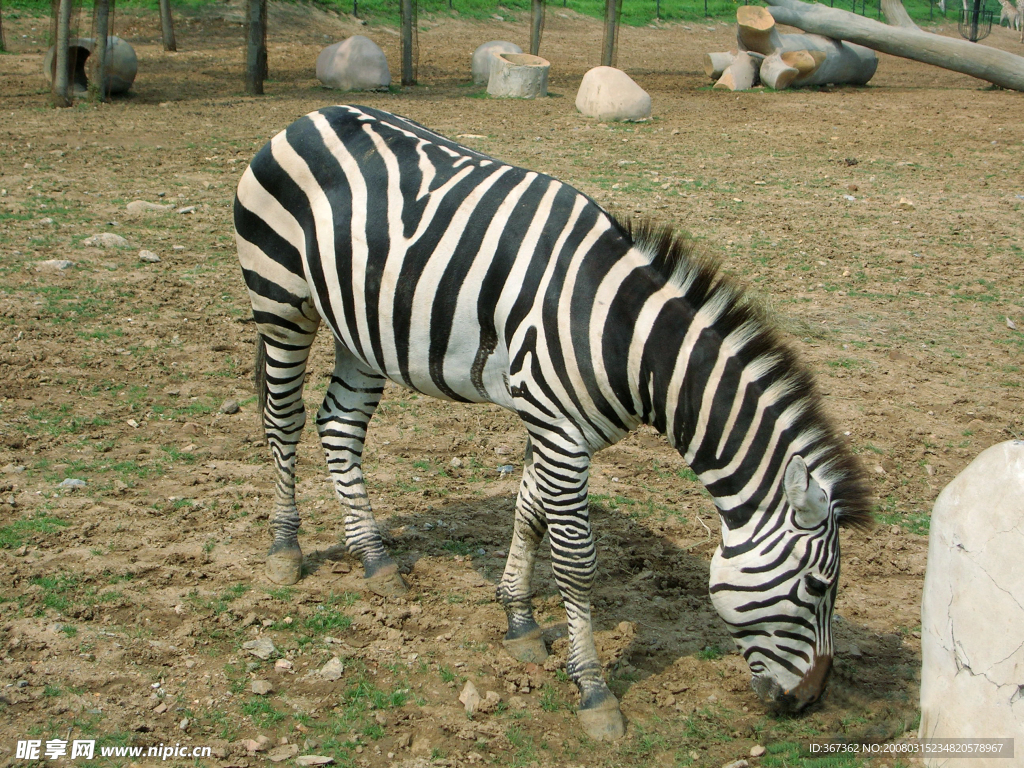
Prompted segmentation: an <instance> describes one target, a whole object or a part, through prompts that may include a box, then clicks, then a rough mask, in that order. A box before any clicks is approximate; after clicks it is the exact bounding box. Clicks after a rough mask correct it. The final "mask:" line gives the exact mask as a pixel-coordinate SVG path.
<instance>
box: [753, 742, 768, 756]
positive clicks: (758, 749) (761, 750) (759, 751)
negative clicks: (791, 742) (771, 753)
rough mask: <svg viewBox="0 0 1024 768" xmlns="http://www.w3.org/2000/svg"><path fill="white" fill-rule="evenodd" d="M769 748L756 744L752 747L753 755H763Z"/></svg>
mask: <svg viewBox="0 0 1024 768" xmlns="http://www.w3.org/2000/svg"><path fill="white" fill-rule="evenodd" d="M767 751H768V750H767V749H765V748H764V747H763V746H762V745H761V744H755V745H754V746H752V747H751V748H750V756H751V757H761V756H762V755H763V754H764V753H765V752H767Z"/></svg>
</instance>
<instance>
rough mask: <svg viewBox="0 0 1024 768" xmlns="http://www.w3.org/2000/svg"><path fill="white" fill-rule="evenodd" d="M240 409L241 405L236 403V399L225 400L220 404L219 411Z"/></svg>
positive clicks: (233, 411)
mask: <svg viewBox="0 0 1024 768" xmlns="http://www.w3.org/2000/svg"><path fill="white" fill-rule="evenodd" d="M240 410H242V407H241V406H240V405H239V404H238V401H237V400H225V401H224V402H223V403H222V404H221V406H220V412H221V413H227V414H232V413H238V412H239V411H240Z"/></svg>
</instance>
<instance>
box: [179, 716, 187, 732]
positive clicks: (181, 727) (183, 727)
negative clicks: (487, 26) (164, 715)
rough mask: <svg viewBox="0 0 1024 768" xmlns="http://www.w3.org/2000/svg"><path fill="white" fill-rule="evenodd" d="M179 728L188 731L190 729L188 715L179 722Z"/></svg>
mask: <svg viewBox="0 0 1024 768" xmlns="http://www.w3.org/2000/svg"><path fill="white" fill-rule="evenodd" d="M178 728H180V729H181V730H183V731H187V730H188V718H187V717H185V718H182V720H181V722H180V723H178Z"/></svg>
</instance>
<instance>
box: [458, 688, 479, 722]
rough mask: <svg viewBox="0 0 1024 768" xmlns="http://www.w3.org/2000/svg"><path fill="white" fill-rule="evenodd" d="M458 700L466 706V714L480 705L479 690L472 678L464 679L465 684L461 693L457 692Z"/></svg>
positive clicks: (472, 711)
mask: <svg viewBox="0 0 1024 768" xmlns="http://www.w3.org/2000/svg"><path fill="white" fill-rule="evenodd" d="M459 701H461V702H462V706H464V707H465V708H466V714H468V715H472V714H473V713H474V712H476V710H477V708H478V707H479V706H480V701H481V699H480V692H479V691H477V689H476V686H475V685H473V681H472V680H467V681H466V684H465V686H463V688H462V693H460V694H459Z"/></svg>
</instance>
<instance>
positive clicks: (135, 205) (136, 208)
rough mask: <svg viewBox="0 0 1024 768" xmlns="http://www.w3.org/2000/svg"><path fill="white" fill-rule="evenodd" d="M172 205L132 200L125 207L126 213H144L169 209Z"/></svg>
mask: <svg viewBox="0 0 1024 768" xmlns="http://www.w3.org/2000/svg"><path fill="white" fill-rule="evenodd" d="M173 207H174V206H173V205H160V204H159V203H151V202H149V201H148V200H132V201H131V202H130V203H128V205H127V206H125V208H126V209H127V211H128V213H146V212H148V211H169V210H170V209H171V208H173Z"/></svg>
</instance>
